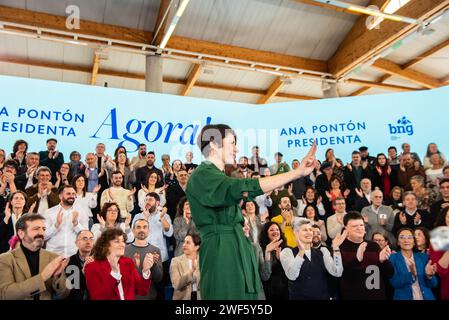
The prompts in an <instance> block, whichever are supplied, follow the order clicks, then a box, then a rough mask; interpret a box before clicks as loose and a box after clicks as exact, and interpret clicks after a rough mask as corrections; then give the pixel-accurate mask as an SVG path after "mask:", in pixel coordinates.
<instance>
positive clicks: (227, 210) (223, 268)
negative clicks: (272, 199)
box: [186, 161, 263, 300]
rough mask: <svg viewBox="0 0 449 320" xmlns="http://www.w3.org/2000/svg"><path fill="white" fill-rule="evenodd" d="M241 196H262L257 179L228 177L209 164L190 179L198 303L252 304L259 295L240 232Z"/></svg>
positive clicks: (250, 254) (252, 258)
mask: <svg viewBox="0 0 449 320" xmlns="http://www.w3.org/2000/svg"><path fill="white" fill-rule="evenodd" d="M244 191H248V192H249V196H250V197H256V196H258V195H261V194H263V191H262V189H261V188H260V185H259V180H257V179H236V178H231V177H228V176H226V175H225V174H224V173H223V172H222V171H221V170H220V169H218V168H217V167H216V166H215V165H214V164H213V163H212V162H210V161H204V162H203V163H201V164H200V165H199V166H198V168H196V169H195V171H194V172H193V173H192V175H191V176H190V179H189V182H188V184H187V190H186V194H187V198H188V200H189V204H190V210H191V212H192V219H193V221H194V222H195V225H196V227H197V229H198V231H199V233H200V236H201V240H202V242H201V246H200V251H199V259H200V270H201V284H200V286H201V298H202V299H205V300H219V299H224V300H250V299H253V300H255V299H257V298H258V295H259V292H260V290H262V289H261V288H260V278H259V270H258V265H257V262H256V257H255V254H254V250H253V248H252V244H251V242H250V241H249V240H248V239H247V238H246V237H245V235H244V234H243V229H242V228H243V216H242V213H241V210H240V206H239V204H240V200H241V199H242V192H244Z"/></svg>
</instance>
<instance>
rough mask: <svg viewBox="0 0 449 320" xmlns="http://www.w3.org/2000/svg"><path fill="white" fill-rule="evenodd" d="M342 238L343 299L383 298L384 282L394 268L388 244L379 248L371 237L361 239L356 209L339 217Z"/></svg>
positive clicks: (360, 220) (362, 232)
mask: <svg viewBox="0 0 449 320" xmlns="http://www.w3.org/2000/svg"><path fill="white" fill-rule="evenodd" d="M343 224H344V226H345V229H346V230H347V237H346V240H345V241H343V243H342V244H341V246H340V250H341V256H342V259H343V275H342V277H341V281H340V290H341V299H343V300H386V298H387V296H386V292H385V287H386V282H387V281H388V279H390V278H391V277H392V276H393V273H394V269H393V266H392V265H391V263H390V261H389V260H388V258H389V257H390V254H391V250H390V247H389V246H386V247H385V248H384V249H382V250H381V249H380V247H379V245H378V244H377V243H375V242H373V241H365V233H366V231H365V223H364V220H363V216H362V215H361V214H360V213H359V212H357V211H350V212H348V213H347V214H346V215H345V216H344V218H343Z"/></svg>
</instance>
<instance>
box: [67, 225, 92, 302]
mask: <svg viewBox="0 0 449 320" xmlns="http://www.w3.org/2000/svg"><path fill="white" fill-rule="evenodd" d="M75 243H76V246H77V247H78V252H77V253H75V254H74V255H73V256H71V257H70V259H69V264H68V265H67V267H66V268H65V274H66V276H67V280H69V282H70V284H71V289H72V290H70V294H69V296H68V297H67V300H89V292H88V291H87V285H86V278H85V277H84V265H86V264H87V263H89V262H92V261H93V258H92V257H91V254H92V249H93V246H94V235H93V233H92V232H90V231H89V230H83V231H81V232H80V233H78V235H77V237H76V242H75Z"/></svg>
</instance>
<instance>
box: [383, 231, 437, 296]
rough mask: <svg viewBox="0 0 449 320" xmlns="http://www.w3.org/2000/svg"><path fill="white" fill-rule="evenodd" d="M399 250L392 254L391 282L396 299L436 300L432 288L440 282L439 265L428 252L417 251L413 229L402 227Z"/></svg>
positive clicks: (398, 241) (398, 238)
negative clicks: (392, 270)
mask: <svg viewBox="0 0 449 320" xmlns="http://www.w3.org/2000/svg"><path fill="white" fill-rule="evenodd" d="M397 245H398V248H399V251H398V252H396V253H393V254H392V255H391V256H390V262H391V264H392V265H393V267H394V274H393V277H391V278H390V283H391V285H392V286H393V288H394V295H393V299H394V300H435V297H434V295H433V293H432V288H435V287H436V286H437V284H438V280H437V278H436V276H435V273H436V269H437V266H436V264H435V263H434V262H432V261H430V260H429V256H428V255H427V253H422V252H416V251H415V237H414V235H413V230H412V229H410V228H402V229H400V230H399V232H398V237H397Z"/></svg>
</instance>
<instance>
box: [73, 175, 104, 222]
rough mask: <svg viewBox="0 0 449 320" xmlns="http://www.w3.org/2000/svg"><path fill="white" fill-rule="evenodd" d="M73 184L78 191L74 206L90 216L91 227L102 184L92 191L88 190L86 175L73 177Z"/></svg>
mask: <svg viewBox="0 0 449 320" xmlns="http://www.w3.org/2000/svg"><path fill="white" fill-rule="evenodd" d="M72 186H73V187H74V188H75V191H76V198H75V202H74V203H73V207H74V208H75V209H76V210H77V211H78V212H81V213H83V214H87V216H88V217H89V229H90V228H92V225H93V214H92V210H91V209H93V208H96V207H97V196H98V191H99V190H100V187H101V186H100V185H99V184H98V185H97V186H96V187H95V188H94V189H93V190H92V192H87V178H86V177H85V176H84V175H81V174H80V175H77V176H74V177H73V180H72Z"/></svg>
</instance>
